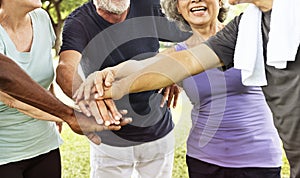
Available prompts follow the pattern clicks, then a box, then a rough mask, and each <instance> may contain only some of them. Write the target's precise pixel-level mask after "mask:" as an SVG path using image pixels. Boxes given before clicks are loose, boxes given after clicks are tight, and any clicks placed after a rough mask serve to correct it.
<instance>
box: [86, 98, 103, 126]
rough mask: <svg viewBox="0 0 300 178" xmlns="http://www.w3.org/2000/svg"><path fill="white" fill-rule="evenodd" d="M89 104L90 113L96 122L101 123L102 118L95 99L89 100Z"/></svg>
mask: <svg viewBox="0 0 300 178" xmlns="http://www.w3.org/2000/svg"><path fill="white" fill-rule="evenodd" d="M89 106H90V110H91V113H92V115H93V116H94V118H95V119H96V122H97V124H103V119H102V117H101V115H100V112H99V109H98V105H97V103H96V101H94V100H92V101H90V103H89Z"/></svg>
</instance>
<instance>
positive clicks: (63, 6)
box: [42, 0, 88, 23]
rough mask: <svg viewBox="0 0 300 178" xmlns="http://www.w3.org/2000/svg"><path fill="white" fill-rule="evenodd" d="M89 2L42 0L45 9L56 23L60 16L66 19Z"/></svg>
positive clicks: (83, 0)
mask: <svg viewBox="0 0 300 178" xmlns="http://www.w3.org/2000/svg"><path fill="white" fill-rule="evenodd" d="M87 1H88V0H42V3H43V8H44V9H45V10H46V11H47V12H48V13H49V15H50V16H51V18H52V19H53V21H54V22H55V23H57V21H58V16H61V19H65V18H66V17H67V16H68V15H69V14H70V13H71V12H72V11H73V10H74V9H75V8H77V7H79V6H80V5H81V4H83V3H85V2H87ZM55 6H59V14H58V13H57V12H56V9H55V8H56V7H55Z"/></svg>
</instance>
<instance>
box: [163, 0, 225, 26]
mask: <svg viewBox="0 0 300 178" xmlns="http://www.w3.org/2000/svg"><path fill="white" fill-rule="evenodd" d="M177 3H178V0H163V1H162V3H161V5H162V8H163V10H164V12H165V14H166V16H167V17H168V18H169V19H170V20H172V21H176V22H177V25H178V27H179V28H180V29H181V30H183V31H191V27H190V25H189V24H188V22H187V21H186V20H185V19H184V18H183V17H182V15H181V14H179V12H178V10H177ZM220 3H221V4H220V9H219V13H218V20H219V21H220V22H224V21H225V19H226V17H227V13H228V11H229V7H226V6H225V3H224V0H220Z"/></svg>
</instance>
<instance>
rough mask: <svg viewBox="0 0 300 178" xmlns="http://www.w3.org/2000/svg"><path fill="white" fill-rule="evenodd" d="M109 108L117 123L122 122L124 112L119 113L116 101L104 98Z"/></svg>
mask: <svg viewBox="0 0 300 178" xmlns="http://www.w3.org/2000/svg"><path fill="white" fill-rule="evenodd" d="M104 102H105V104H106V106H107V108H108V109H109V111H110V113H111V114H112V118H114V120H115V121H117V122H115V124H119V123H120V119H121V118H122V114H121V113H119V111H118V109H117V107H116V105H115V102H114V101H113V100H112V99H106V100H104Z"/></svg>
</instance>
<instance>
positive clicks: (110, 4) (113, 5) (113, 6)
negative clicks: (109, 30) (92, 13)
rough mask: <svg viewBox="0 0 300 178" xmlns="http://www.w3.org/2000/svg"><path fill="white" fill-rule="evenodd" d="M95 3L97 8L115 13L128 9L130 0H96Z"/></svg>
mask: <svg viewBox="0 0 300 178" xmlns="http://www.w3.org/2000/svg"><path fill="white" fill-rule="evenodd" d="M94 3H95V5H96V7H97V8H100V9H103V10H106V11H108V12H111V13H114V14H122V13H123V12H125V11H126V10H127V9H128V7H129V5H130V0H94Z"/></svg>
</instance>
